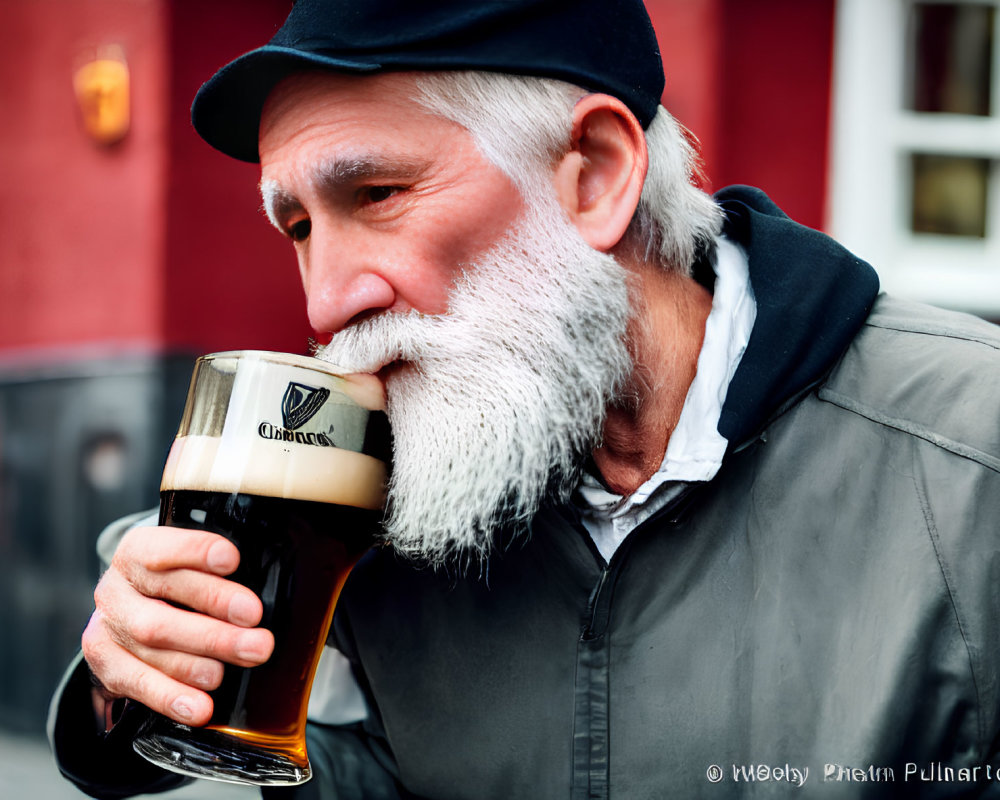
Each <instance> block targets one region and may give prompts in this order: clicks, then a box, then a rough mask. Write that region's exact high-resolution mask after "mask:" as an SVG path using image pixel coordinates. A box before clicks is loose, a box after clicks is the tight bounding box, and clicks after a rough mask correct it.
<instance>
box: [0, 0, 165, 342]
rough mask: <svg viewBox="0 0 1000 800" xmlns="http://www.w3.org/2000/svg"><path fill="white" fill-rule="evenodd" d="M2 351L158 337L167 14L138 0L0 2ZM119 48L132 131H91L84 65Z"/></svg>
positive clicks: (0, 309) (159, 322) (0, 280)
mask: <svg viewBox="0 0 1000 800" xmlns="http://www.w3.org/2000/svg"><path fill="white" fill-rule="evenodd" d="M0 7H2V14H3V24H2V25H0V108H2V109H3V125H0V174H2V175H3V182H2V184H0V226H2V228H0V230H2V235H0V347H2V348H18V347H25V346H38V345H56V344H62V343H68V342H74V341H83V342H87V341H94V340H107V339H114V340H122V341H130V342H136V341H138V342H145V343H149V342H154V341H157V340H158V338H159V334H160V327H161V313H162V309H161V308H160V306H159V304H158V302H157V300H158V294H159V286H158V278H159V274H158V268H157V263H158V261H159V258H160V254H161V251H162V243H163V236H164V228H163V217H162V214H161V211H162V206H163V170H164V155H165V153H164V147H163V141H164V136H165V118H164V110H163V109H164V98H165V92H166V88H165V81H164V48H163V42H162V33H161V31H162V28H163V16H162V14H161V13H160V11H159V5H158V4H157V3H154V2H149V3H136V2H134V0H79V1H78V2H72V3H67V2H64V1H63V0H32V1H31V2H21V1H20V0H3V2H2V3H0ZM107 44H119V45H121V46H122V48H123V49H124V52H125V55H126V58H127V59H128V62H129V65H130V67H131V72H132V76H131V77H132V86H133V91H132V101H133V114H132V119H133V127H132V131H131V133H130V134H129V136H128V138H127V139H125V140H124V141H123V142H121V143H120V144H119V145H116V146H114V147H111V148H102V147H99V146H97V145H95V144H94V143H93V142H92V141H91V140H90V139H88V138H87V137H86V136H85V135H84V133H83V130H82V125H81V122H80V117H79V112H78V110H77V106H76V100H75V97H74V94H73V85H72V75H73V70H74V67H75V66H77V65H78V63H80V62H81V61H83V60H86V59H87V57H88V56H91V55H92V54H93V53H94V52H96V49H97V48H98V47H100V46H103V45H107Z"/></svg>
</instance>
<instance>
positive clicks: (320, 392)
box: [281, 382, 330, 431]
mask: <svg viewBox="0 0 1000 800" xmlns="http://www.w3.org/2000/svg"><path fill="white" fill-rule="evenodd" d="M329 396H330V390H329V389H317V388H315V387H312V386H306V385H304V384H301V383H294V382H293V383H289V384H288V388H287V389H285V396H284V397H283V398H282V399H281V419H282V421H283V422H284V423H285V428H287V429H288V430H290V431H294V430H297V429H298V428H301V427H302V426H303V425H305V424H306V423H307V422H308V421H309V420H310V419H312V418H313V416H314V415H315V414H316V412H317V411H319V409H320V407H321V406H322V405H323V403H325V402H326V399H327V398H328V397H329Z"/></svg>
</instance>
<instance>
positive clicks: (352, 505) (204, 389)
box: [133, 351, 389, 785]
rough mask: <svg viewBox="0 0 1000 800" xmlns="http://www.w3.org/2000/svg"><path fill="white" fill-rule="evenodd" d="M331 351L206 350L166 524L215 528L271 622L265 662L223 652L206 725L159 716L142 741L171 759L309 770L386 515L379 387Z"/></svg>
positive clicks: (249, 771)
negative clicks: (323, 355)
mask: <svg viewBox="0 0 1000 800" xmlns="http://www.w3.org/2000/svg"><path fill="white" fill-rule="evenodd" d="M371 390H372V386H371V385H370V384H365V383H363V382H361V380H360V379H356V380H352V379H350V378H342V377H339V376H338V375H337V374H336V372H335V371H334V368H333V367H331V366H330V365H328V364H325V363H324V362H322V361H319V360H316V359H311V358H307V357H304V356H292V355H287V354H284V353H265V352H259V351H242V352H232V353H216V354H213V355H207V356H203V357H201V358H199V359H198V361H197V362H196V364H195V369H194V374H193V376H192V379H191V388H190V390H189V392H188V398H187V405H186V407H185V410H184V416H183V418H182V420H181V424H180V428H179V430H178V433H177V438H176V439H175V440H174V443H173V446H172V448H171V450H170V454H169V456H168V458H167V463H166V467H165V468H164V473H163V481H162V484H161V489H160V524H161V525H166V526H174V527H184V528H197V529H201V530H208V531H214V532H215V533H219V534H221V535H223V536H225V537H226V538H228V539H229V540H230V541H232V542H233V543H234V544H235V545H236V546H237V547H238V548H239V551H240V565H239V568H238V569H237V571H236V572H235V573H234V574H233V575H232V576H230V577H231V578H232V579H233V580H236V581H238V582H239V583H242V584H243V585H244V586H247V587H249V588H250V589H252V590H253V591H254V592H255V593H256V594H257V595H258V597H260V599H261V601H262V603H263V606H264V616H263V619H262V621H261V625H262V626H263V627H265V628H267V629H269V630H270V631H271V632H272V633H273V634H274V640H275V647H274V653H273V655H272V656H271V658H270V659H269V660H268V661H267V662H266V663H264V664H263V665H261V666H258V667H253V668H249V669H247V668H240V667H236V666H233V665H226V668H225V675H224V678H223V681H222V685H221V686H220V687H219V688H218V689H216V690H215V691H214V692H211V695H212V698H213V700H214V703H215V708H214V713H213V716H212V719H211V721H210V722H209V724H208V725H207V726H206V727H204V728H190V727H188V726H186V725H181V724H179V723H175V722H173V721H171V720H169V719H167V718H166V717H161V716H159V715H154V716H153V718H152V719H151V720H150V722H149V724H148V725H147V726H146V727H145V728H144V729H143V730H142V731H141V732H140V734H139V736H137V737H136V739H135V741H134V742H133V747H134V748H135V750H136V752H138V753H139V754H140V755H142V756H144V757H145V758H147V759H148V760H150V761H152V762H154V763H156V764H159V765H160V766H163V767H166V768H167V769H170V770H173V771H175V772H181V773H184V774H188V775H194V776H197V777H204V778H211V779H215V780H225V781H235V782H241V783H252V784H257V785H280V784H285V785H287V784H295V783H302V782H304V781H306V780H308V779H309V777H310V770H309V760H308V757H307V755H306V748H305V723H306V706H307V704H308V699H309V689H310V684H311V682H312V678H313V675H314V673H315V670H316V664H317V662H318V660H319V655H320V652H321V651H322V649H323V645H324V642H325V639H326V635H327V631H328V628H329V626H330V622H331V620H332V617H333V610H334V605H335V603H336V600H337V597H338V595H339V593H340V590H341V588H342V586H343V585H344V581H345V580H346V578H347V575H348V572H349V571H350V570H351V568H352V567H353V566H354V564H355V563H356V562H357V560H358V559H359V558H360V557H361V555H362V554H363V553H364V552H365V551H366V550H367V549H368V548H369V547H370V546H371V544H372V542H373V537H374V535H375V533H376V532H377V530H378V526H379V523H380V520H381V515H382V507H383V501H384V493H385V480H386V463H387V461H388V450H389V434H388V424H387V422H386V419H385V414H384V412H383V411H382V410H381V408H380V404H381V397H380V392H378V391H375V392H373V391H371Z"/></svg>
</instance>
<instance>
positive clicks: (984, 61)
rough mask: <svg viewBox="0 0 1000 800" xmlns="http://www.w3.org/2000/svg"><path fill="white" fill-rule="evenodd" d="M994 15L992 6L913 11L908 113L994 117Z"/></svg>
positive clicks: (916, 7)
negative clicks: (920, 112) (992, 86)
mask: <svg viewBox="0 0 1000 800" xmlns="http://www.w3.org/2000/svg"><path fill="white" fill-rule="evenodd" d="M994 13H995V9H994V8H993V7H992V6H984V5H975V4H972V3H916V4H915V5H914V6H913V25H912V31H913V38H912V40H911V48H910V59H909V60H910V78H911V87H910V98H909V108H911V109H912V110H914V111H930V112H940V111H944V112H950V113H953V114H977V115H981V116H988V115H989V114H990V113H991V111H990V94H991V93H990V75H991V72H992V70H991V63H992V59H993V15H994Z"/></svg>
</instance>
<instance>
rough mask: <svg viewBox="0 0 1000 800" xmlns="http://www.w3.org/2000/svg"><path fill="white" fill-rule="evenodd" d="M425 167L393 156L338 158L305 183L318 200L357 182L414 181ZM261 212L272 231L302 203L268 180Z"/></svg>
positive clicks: (324, 164) (316, 167) (315, 170)
mask: <svg viewBox="0 0 1000 800" xmlns="http://www.w3.org/2000/svg"><path fill="white" fill-rule="evenodd" d="M426 167H427V165H426V163H425V162H423V161H420V160H416V159H410V158H402V157H395V156H371V155H358V156H341V157H339V158H336V159H331V160H329V161H324V162H320V163H318V164H315V165H314V166H313V167H311V168H310V169H309V174H308V179H309V181H310V182H311V183H312V184H313V185H314V186H315V187H316V190H317V192H318V193H319V194H320V195H322V196H328V197H335V196H336V195H337V193H338V192H339V191H340V190H342V189H343V188H344V187H345V186H349V185H351V184H353V183H356V182H358V181H366V180H375V179H377V180H385V181H402V180H407V181H409V180H415V179H416V178H417V177H419V176H420V175H421V174H422V173H423V172H424V170H425V169H426ZM260 194H261V199H262V200H263V203H264V212H265V213H266V214H267V216H268V218H269V219H270V220H271V224H273V225H274V226H275V227H276V228H279V229H280V228H281V227H282V224H281V221H282V220H284V219H287V218H288V217H289V216H290V215H292V214H295V213H297V212H299V211H301V210H302V203H301V202H300V201H299V199H298V198H297V197H296V196H295V195H294V194H292V193H291V192H289V191H287V190H285V189H283V188H282V187H281V185H280V184H279V183H278V182H277V181H275V180H271V179H264V180H262V181H261V182H260Z"/></svg>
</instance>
